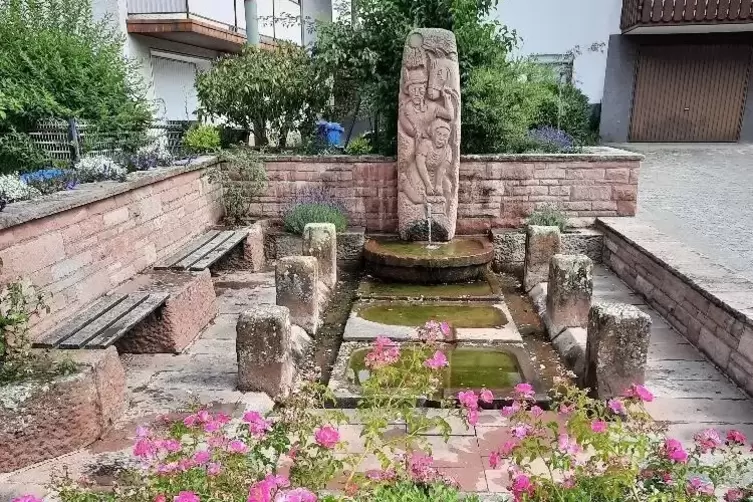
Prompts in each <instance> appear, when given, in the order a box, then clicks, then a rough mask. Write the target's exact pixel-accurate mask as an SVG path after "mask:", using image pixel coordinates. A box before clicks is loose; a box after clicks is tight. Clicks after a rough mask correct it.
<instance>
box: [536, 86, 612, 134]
mask: <svg viewBox="0 0 753 502" xmlns="http://www.w3.org/2000/svg"><path fill="white" fill-rule="evenodd" d="M547 90H548V93H547V95H546V99H543V100H542V101H541V104H540V108H539V111H538V117H537V120H536V123H535V125H536V126H551V127H555V128H557V129H561V130H563V131H565V132H566V133H568V134H569V135H570V136H572V137H573V138H574V139H575V141H576V142H577V143H579V144H581V145H583V144H593V143H595V140H596V139H598V137H597V133H596V131H595V130H594V128H593V125H592V120H591V105H590V104H589V103H588V96H586V95H585V94H583V92H582V91H581V90H580V89H578V88H577V87H575V86H574V85H573V84H557V83H549V84H547Z"/></svg>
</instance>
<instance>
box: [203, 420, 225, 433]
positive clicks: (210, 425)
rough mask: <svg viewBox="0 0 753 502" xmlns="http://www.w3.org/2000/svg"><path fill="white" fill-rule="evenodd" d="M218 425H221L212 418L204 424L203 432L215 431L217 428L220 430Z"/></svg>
mask: <svg viewBox="0 0 753 502" xmlns="http://www.w3.org/2000/svg"><path fill="white" fill-rule="evenodd" d="M220 427H221V425H220V423H219V422H216V421H214V420H212V421H210V422H207V423H205V424H204V432H209V433H212V432H217V431H218V430H220Z"/></svg>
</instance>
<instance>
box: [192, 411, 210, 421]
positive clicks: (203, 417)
mask: <svg viewBox="0 0 753 502" xmlns="http://www.w3.org/2000/svg"><path fill="white" fill-rule="evenodd" d="M196 419H197V420H198V421H199V422H201V423H203V424H205V423H207V422H209V421H211V420H212V415H211V414H210V413H209V412H208V411H207V410H199V411H198V412H197V413H196Z"/></svg>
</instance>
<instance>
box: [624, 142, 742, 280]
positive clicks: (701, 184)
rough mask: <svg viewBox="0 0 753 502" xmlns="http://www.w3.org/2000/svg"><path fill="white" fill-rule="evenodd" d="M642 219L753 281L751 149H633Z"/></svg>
mask: <svg viewBox="0 0 753 502" xmlns="http://www.w3.org/2000/svg"><path fill="white" fill-rule="evenodd" d="M620 148H625V149H627V150H632V151H636V152H639V153H642V154H644V155H645V156H646V160H645V161H644V163H643V166H642V169H641V177H640V184H639V187H638V214H637V217H638V218H639V219H642V220H645V221H648V222H651V223H652V224H653V225H654V226H655V227H657V228H658V229H659V230H660V231H662V232H665V233H667V234H669V235H671V236H673V237H674V238H676V239H678V240H680V241H682V242H685V243H687V245H688V246H689V247H691V248H693V249H696V250H697V251H699V252H701V253H702V254H705V255H706V256H708V257H709V258H711V259H712V260H713V261H715V262H717V263H719V264H721V265H725V266H727V267H729V268H731V269H733V270H735V271H737V272H738V273H740V274H741V275H743V276H745V277H747V278H748V279H751V280H753V190H752V189H751V187H753V145H742V144H740V145H738V144H713V145H710V144H689V145H664V144H634V143H631V144H629V145H620Z"/></svg>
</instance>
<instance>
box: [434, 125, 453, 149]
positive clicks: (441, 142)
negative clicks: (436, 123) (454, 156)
mask: <svg viewBox="0 0 753 502" xmlns="http://www.w3.org/2000/svg"><path fill="white" fill-rule="evenodd" d="M433 139H434V148H438V149H439V148H444V147H445V146H446V145H447V141H449V139H450V130H449V129H448V128H446V127H437V128H436V129H434V138H433Z"/></svg>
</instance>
